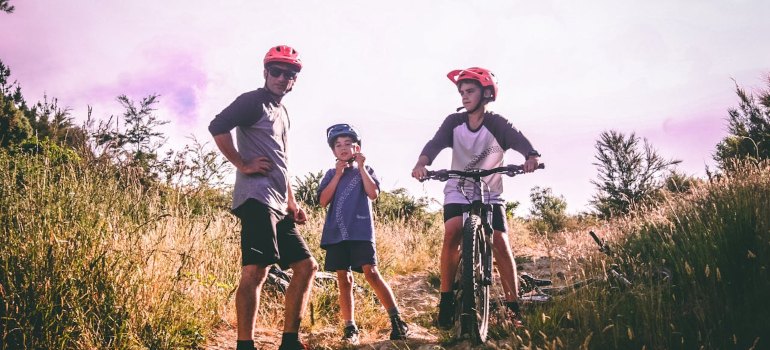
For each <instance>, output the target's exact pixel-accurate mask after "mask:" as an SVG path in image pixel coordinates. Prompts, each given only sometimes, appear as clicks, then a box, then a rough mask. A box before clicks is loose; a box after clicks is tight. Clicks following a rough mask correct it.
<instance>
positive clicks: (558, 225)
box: [529, 186, 567, 232]
mask: <svg viewBox="0 0 770 350" xmlns="http://www.w3.org/2000/svg"><path fill="white" fill-rule="evenodd" d="M529 198H530V200H532V207H531V208H530V209H529V213H530V214H531V215H532V217H533V218H535V219H537V220H540V221H542V223H543V224H544V226H545V228H544V229H545V230H546V231H548V232H558V231H561V230H562V229H564V227H565V226H566V224H567V214H566V210H567V201H566V200H565V199H564V196H558V197H556V196H555V195H554V194H553V192H552V191H551V189H550V188H548V187H545V188H542V187H540V186H535V187H533V188H532V190H531V191H530V192H529Z"/></svg>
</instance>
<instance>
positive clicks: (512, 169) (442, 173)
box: [420, 163, 545, 182]
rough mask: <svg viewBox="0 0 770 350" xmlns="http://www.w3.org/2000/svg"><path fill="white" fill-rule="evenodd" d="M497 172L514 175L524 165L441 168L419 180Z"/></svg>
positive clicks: (470, 176) (522, 168)
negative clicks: (484, 168) (484, 167)
mask: <svg viewBox="0 0 770 350" xmlns="http://www.w3.org/2000/svg"><path fill="white" fill-rule="evenodd" d="M537 169H545V164H543V163H540V165H538V166H537ZM498 173H501V174H502V173H504V174H505V175H508V176H516V175H519V174H524V167H523V166H521V165H515V164H510V165H506V166H501V167H497V168H492V169H488V170H483V169H472V170H447V169H442V170H436V171H428V175H426V176H425V177H424V178H422V179H420V182H424V181H426V180H438V181H442V182H443V181H446V180H449V179H450V178H482V177H484V176H489V175H492V174H498Z"/></svg>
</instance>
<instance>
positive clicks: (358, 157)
mask: <svg viewBox="0 0 770 350" xmlns="http://www.w3.org/2000/svg"><path fill="white" fill-rule="evenodd" d="M353 157H354V159H355V162H356V163H358V167H359V168H363V167H364V162H365V161H366V156H364V154H363V153H356V154H355V155H354V156H353Z"/></svg>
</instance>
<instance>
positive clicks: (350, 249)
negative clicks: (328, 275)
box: [324, 241, 377, 272]
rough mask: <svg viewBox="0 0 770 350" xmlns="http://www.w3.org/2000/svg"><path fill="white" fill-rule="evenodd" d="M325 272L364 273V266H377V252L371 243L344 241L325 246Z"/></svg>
mask: <svg viewBox="0 0 770 350" xmlns="http://www.w3.org/2000/svg"><path fill="white" fill-rule="evenodd" d="M324 249H326V262H325V263H324V270H326V271H338V270H348V271H350V270H353V271H355V272H364V269H363V266H364V265H377V252H376V251H375V250H374V243H372V242H370V241H342V242H339V243H336V244H332V245H328V246H325V247H324Z"/></svg>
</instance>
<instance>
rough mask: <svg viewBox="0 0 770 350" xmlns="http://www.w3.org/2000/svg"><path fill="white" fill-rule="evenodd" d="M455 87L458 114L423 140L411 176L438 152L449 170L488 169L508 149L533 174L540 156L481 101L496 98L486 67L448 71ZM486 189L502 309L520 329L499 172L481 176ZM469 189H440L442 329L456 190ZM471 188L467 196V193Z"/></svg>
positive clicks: (456, 222)
mask: <svg viewBox="0 0 770 350" xmlns="http://www.w3.org/2000/svg"><path fill="white" fill-rule="evenodd" d="M447 77H448V78H449V80H451V81H452V83H453V84H455V86H456V87H457V91H458V92H459V93H460V97H461V98H462V104H463V106H462V107H460V108H458V111H459V110H461V109H463V108H464V109H465V112H463V113H455V114H451V115H449V116H448V117H447V118H446V119H445V120H444V123H443V124H441V127H439V129H438V131H437V132H436V135H435V136H434V137H433V139H431V140H430V141H428V143H427V144H426V145H425V147H424V148H423V150H422V152H421V153H420V157H419V159H418V160H417V164H415V166H414V169H413V170H412V177H414V178H416V179H423V178H425V176H426V175H427V169H425V166H426V165H430V164H431V163H432V162H433V159H435V158H436V156H437V155H438V154H439V152H441V150H443V149H444V148H447V147H450V148H452V169H454V170H469V169H491V168H494V167H498V166H502V165H503V154H504V153H505V151H506V150H508V149H513V150H516V151H518V152H519V153H521V154H522V155H523V156H524V157H525V163H524V171H526V172H531V171H534V170H535V168H537V166H538V157H539V156H540V154H539V153H538V152H537V151H535V150H534V149H533V148H532V145H531V144H530V142H529V140H527V138H526V137H524V135H523V134H522V133H521V132H519V131H518V130H516V128H514V127H513V125H511V123H510V122H509V121H508V120H507V119H505V118H503V117H502V116H500V115H498V114H495V113H492V112H488V111H487V110H486V106H487V103H489V102H491V101H494V100H495V99H496V98H497V79H496V78H495V76H494V74H492V72H490V71H489V70H487V69H484V68H479V67H473V68H468V69H461V70H453V71H451V72H449V74H447ZM485 182H486V183H487V185H488V186H489V201H490V202H491V203H492V204H493V213H492V227H493V228H494V236H493V249H494V257H495V260H496V261H497V266H498V269H499V270H500V279H501V280H502V282H503V291H504V293H505V299H506V305H507V306H508V308H509V309H510V310H511V311H512V312H513V316H514V319H513V321H514V322H515V323H516V325H517V326H518V325H521V320H520V311H519V304H518V295H517V291H518V286H517V285H518V279H517V277H516V262H515V261H514V259H513V253H512V252H511V247H510V243H509V242H508V236H507V235H506V234H505V232H506V226H507V224H506V222H505V210H504V208H503V204H504V203H505V201H504V200H503V199H502V198H501V194H502V192H503V182H502V178H501V175H500V174H495V175H491V176H489V177H488V178H485ZM463 186H469V184H468V183H467V182H461V181H459V180H457V179H450V180H449V181H447V184H446V187H445V188H444V194H445V197H444V231H445V233H444V243H443V246H442V248H441V261H440V273H441V287H440V292H441V301H440V302H439V314H438V326H439V327H440V328H444V329H448V328H450V327H451V326H452V324H453V323H454V319H453V318H454V315H455V312H454V307H455V306H454V291H453V290H452V282H453V281H454V276H455V274H456V273H457V264H458V263H459V259H460V256H459V246H460V241H461V239H462V234H461V232H462V225H463V222H462V205H463V204H467V203H468V200H467V199H466V198H465V196H464V195H463V193H462V191H461V189H462V188H463ZM472 192H473V191H472V189H471V191H470V193H472Z"/></svg>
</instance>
